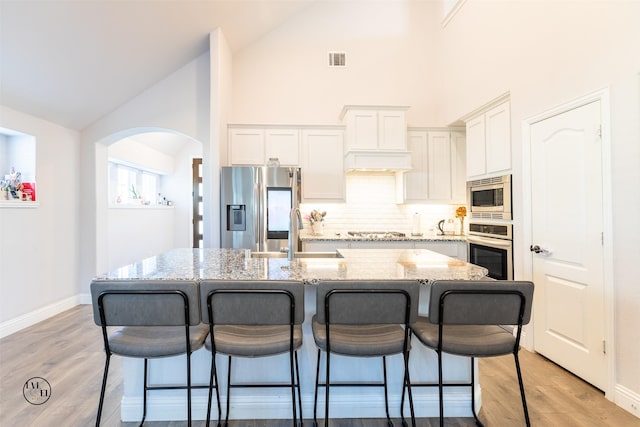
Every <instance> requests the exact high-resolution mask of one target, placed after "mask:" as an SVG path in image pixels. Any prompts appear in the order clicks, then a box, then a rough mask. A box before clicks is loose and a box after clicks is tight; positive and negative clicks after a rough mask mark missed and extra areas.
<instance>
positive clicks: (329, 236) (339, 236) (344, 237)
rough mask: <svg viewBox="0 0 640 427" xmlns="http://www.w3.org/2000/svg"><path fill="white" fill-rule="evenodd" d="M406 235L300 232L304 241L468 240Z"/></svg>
mask: <svg viewBox="0 0 640 427" xmlns="http://www.w3.org/2000/svg"><path fill="white" fill-rule="evenodd" d="M402 232H404V233H405V236H402V237H398V236H384V237H375V238H372V237H359V236H351V235H349V234H348V233H347V232H346V231H338V232H334V231H325V233H324V234H321V235H314V234H312V233H311V231H310V230H307V229H304V230H302V231H301V232H300V236H299V237H300V240H301V241H303V242H331V241H345V242H354V241H357V242H466V241H467V236H466V235H453V234H447V235H434V234H432V233H425V234H423V235H422V236H412V235H411V233H410V232H406V231H402Z"/></svg>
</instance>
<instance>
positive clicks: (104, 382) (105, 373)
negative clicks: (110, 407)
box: [96, 353, 111, 427]
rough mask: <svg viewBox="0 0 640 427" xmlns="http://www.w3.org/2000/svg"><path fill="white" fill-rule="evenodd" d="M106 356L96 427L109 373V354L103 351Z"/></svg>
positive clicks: (98, 423)
mask: <svg viewBox="0 0 640 427" xmlns="http://www.w3.org/2000/svg"><path fill="white" fill-rule="evenodd" d="M105 354H106V356H107V358H106V360H105V362H104V373H103V374H102V388H101V390H100V403H98V414H97V416H96V427H100V418H101V417H102V405H103V404H104V392H105V389H106V388H107V376H108V375H109V361H110V360H111V354H109V353H105Z"/></svg>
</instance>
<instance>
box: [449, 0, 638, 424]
mask: <svg viewBox="0 0 640 427" xmlns="http://www.w3.org/2000/svg"><path fill="white" fill-rule="evenodd" d="M638 22H640V2H614V1H608V2H569V1H566V2H564V1H562V2H537V1H519V2H489V1H486V2H479V1H467V2H466V3H465V4H464V6H463V7H462V8H461V9H460V11H459V12H458V14H457V15H456V16H455V17H454V19H453V20H452V21H451V22H450V23H449V24H448V25H447V27H446V28H444V29H443V30H441V31H440V32H439V34H438V46H439V51H438V58H439V59H440V61H441V63H442V64H446V67H445V69H444V70H443V73H442V85H441V86H442V87H443V88H446V92H447V93H448V96H446V97H444V96H443V97H442V98H441V106H442V109H441V110H440V112H441V114H440V119H439V121H441V122H443V123H450V122H453V121H456V120H457V119H459V118H460V117H462V116H464V115H465V114H467V113H469V112H471V111H473V110H474V109H475V108H477V107H479V106H481V105H482V104H484V103H486V102H488V101H489V100H491V99H493V98H495V97H497V96H498V95H500V94H502V93H504V92H506V91H510V92H511V108H512V110H511V118H512V122H511V123H512V141H513V156H514V212H515V218H514V219H515V224H516V225H520V227H519V228H516V229H515V235H514V241H516V242H517V241H520V242H522V243H521V244H520V245H517V246H516V248H515V250H514V252H515V257H516V260H515V267H516V272H519V275H520V276H521V277H522V275H524V274H527V272H523V271H522V269H521V267H522V265H523V262H524V257H527V256H530V254H529V253H528V249H527V248H528V242H523V241H522V236H523V228H524V227H527V226H528V225H527V224H525V223H523V213H522V210H521V209H518V206H522V202H523V198H524V196H525V195H526V194H527V191H528V190H527V189H526V188H522V175H521V174H522V165H523V163H525V162H527V161H528V153H524V152H523V149H522V134H521V124H522V122H523V120H525V119H527V118H529V117H532V116H534V115H536V114H538V113H541V112H543V111H545V110H549V109H551V108H552V107H555V106H557V105H559V104H562V103H565V102H568V101H570V100H573V99H576V98H579V97H581V96H583V95H586V94H588V93H591V92H593V91H595V90H598V89H601V88H604V87H609V88H610V91H611V118H610V119H611V147H612V153H611V164H612V165H611V166H612V171H613V176H612V189H611V192H612V193H611V194H612V198H613V210H614V215H613V217H614V225H613V227H614V230H613V233H614V235H613V238H612V239H611V240H612V241H613V251H614V254H613V256H614V272H613V274H614V286H615V331H616V332H615V339H616V355H617V358H616V365H617V373H616V383H617V384H618V386H621V387H624V389H625V390H630V391H631V393H632V394H633V393H635V399H639V398H640V347H639V346H638V340H637V334H638V325H640V286H638V280H637V274H636V269H635V268H634V267H632V266H634V265H635V264H637V261H638V259H640V247H639V246H638V243H637V240H638V236H640V222H639V221H638V220H637V213H638V212H639V211H640V193H639V192H638V184H640V168H638V164H639V161H640V143H639V142H640V129H639V125H638V123H639V122H640V105H639V104H640V96H639V93H640V92H639V77H638V72H639V71H640V49H639V48H638V46H639V42H640V26H639V25H638ZM610 237H611V236H609V238H610ZM636 414H637V412H636Z"/></svg>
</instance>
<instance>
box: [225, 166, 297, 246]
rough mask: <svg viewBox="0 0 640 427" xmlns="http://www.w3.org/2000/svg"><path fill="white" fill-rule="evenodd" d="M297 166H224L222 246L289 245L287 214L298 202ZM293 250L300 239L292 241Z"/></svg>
mask: <svg viewBox="0 0 640 427" xmlns="http://www.w3.org/2000/svg"><path fill="white" fill-rule="evenodd" d="M301 179H302V178H301V174H300V168H288V167H269V166H257V167H254V166H230V167H223V168H222V171H221V177H220V185H221V188H220V207H221V210H222V212H221V215H220V219H221V232H220V235H221V239H220V240H221V247H223V248H244V249H251V250H252V251H260V252H262V251H280V250H281V249H283V248H285V249H286V248H287V247H288V236H289V222H290V220H289V218H290V216H291V215H290V214H291V210H292V208H297V207H298V206H299V205H300V187H301ZM295 248H296V251H299V250H300V243H299V242H295Z"/></svg>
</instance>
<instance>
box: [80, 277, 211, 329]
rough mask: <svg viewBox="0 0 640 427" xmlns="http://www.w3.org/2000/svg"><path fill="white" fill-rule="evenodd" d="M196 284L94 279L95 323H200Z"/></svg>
mask: <svg viewBox="0 0 640 427" xmlns="http://www.w3.org/2000/svg"><path fill="white" fill-rule="evenodd" d="M198 296H199V294H198V284H197V283H196V282H194V281H189V280H94V281H93V282H91V299H92V304H93V320H94V322H95V323H96V325H98V326H181V325H185V323H186V321H187V320H188V324H189V325H197V324H199V323H200V307H199V304H198Z"/></svg>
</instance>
